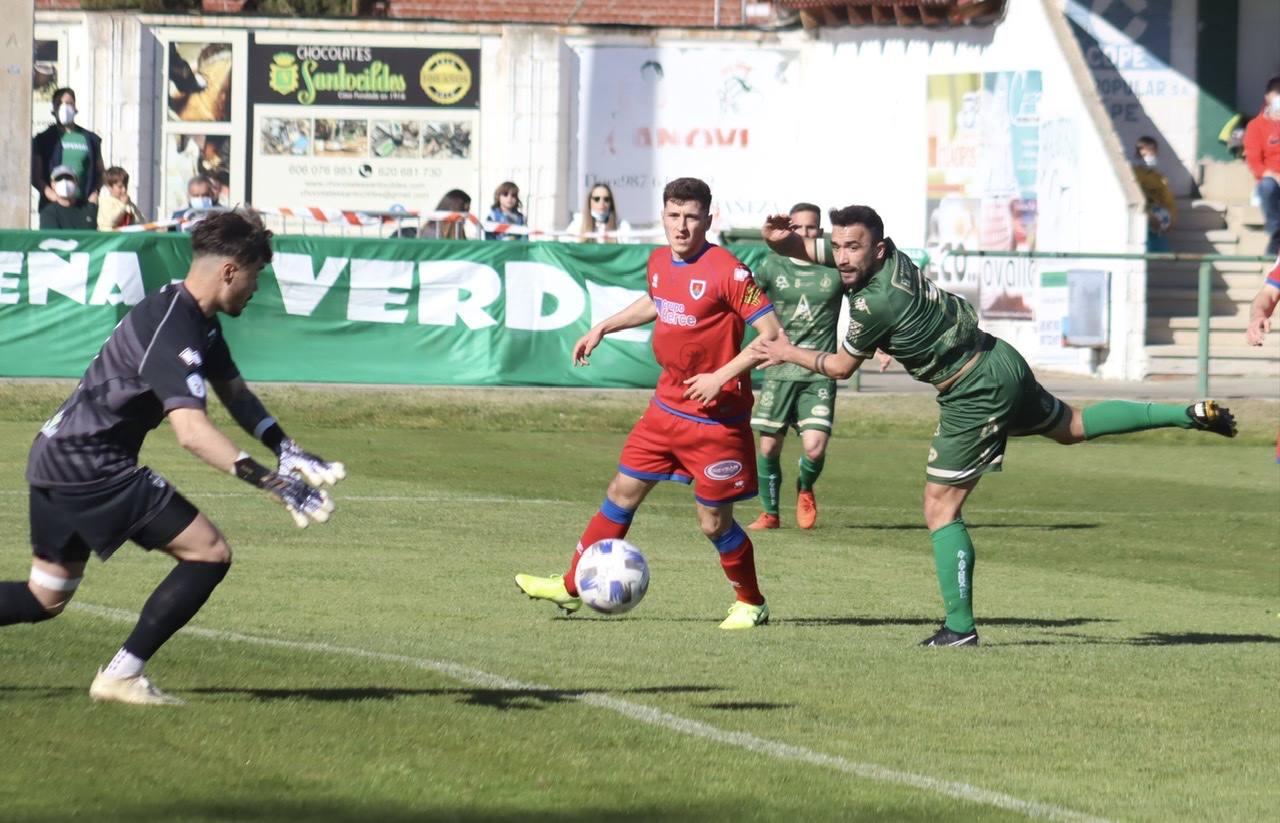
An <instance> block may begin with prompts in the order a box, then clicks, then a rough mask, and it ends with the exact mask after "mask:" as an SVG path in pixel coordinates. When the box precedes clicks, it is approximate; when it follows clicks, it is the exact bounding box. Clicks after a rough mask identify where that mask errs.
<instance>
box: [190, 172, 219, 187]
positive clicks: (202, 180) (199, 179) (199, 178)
mask: <svg viewBox="0 0 1280 823" xmlns="http://www.w3.org/2000/svg"><path fill="white" fill-rule="evenodd" d="M196 184H199V185H203V186H208V187H209V190H210V191H213V183H211V182H209V178H207V177H205V176H204V175H203V174H197V175H196V176H195V177H193V178H191V179H190V180H188V181H187V191H191V187H192V186H193V185H196Z"/></svg>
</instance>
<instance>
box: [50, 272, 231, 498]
mask: <svg viewBox="0 0 1280 823" xmlns="http://www.w3.org/2000/svg"><path fill="white" fill-rule="evenodd" d="M238 375H239V371H238V370H237V369H236V365H235V363H234V362H233V361H232V359H231V352H230V351H229V350H228V349H227V343H226V341H225V340H223V338H222V326H221V324H219V323H218V320H217V318H216V317H214V318H209V317H205V316H204V314H203V313H202V312H201V311H200V306H199V305H198V304H197V303H196V300H195V298H194V297H192V296H191V293H190V292H189V291H187V289H186V287H185V286H183V285H181V284H177V285H170V286H165V287H164V288H163V289H161V290H160V291H158V292H155V293H153V294H151V295H149V296H147V297H145V298H143V300H142V302H140V303H139V304H138V305H136V306H134V307H133V309H132V310H130V311H129V313H128V314H127V315H125V317H124V319H123V320H121V321H120V323H119V324H118V325H117V326H116V327H115V330H114V331H112V332H111V336H110V337H109V338H107V342H106V343H104V344H103V345H102V349H101V351H99V352H98V354H97V356H96V357H94V358H93V362H92V363H90V364H89V368H88V369H87V370H86V371H85V373H84V377H82V378H81V379H80V384H79V385H78V386H76V389H75V391H74V392H72V393H71V396H70V397H68V398H67V400H66V402H64V403H63V404H62V407H61V408H59V409H58V411H57V413H56V414H54V415H53V417H51V418H49V420H48V422H46V423H45V424H44V426H43V427H42V428H41V429H40V432H39V433H38V434H37V435H36V438H35V442H33V443H32V444H31V452H30V455H29V457H28V460H27V482H29V483H31V484H32V485H33V486H41V487H44V488H61V489H77V488H92V487H94V486H97V485H100V484H106V483H110V482H112V481H114V480H116V479H118V478H119V477H121V476H123V475H127V474H129V473H131V472H132V471H133V470H134V468H135V467H136V466H137V464H138V451H139V450H140V449H141V448H142V441H143V440H144V439H145V438H146V436H147V433H148V432H150V431H151V430H152V429H154V428H156V427H157V426H159V425H160V423H161V421H163V420H164V417H165V415H166V414H168V413H169V412H170V411H173V410H174V409H180V408H194V409H203V408H204V407H205V393H206V389H205V380H206V379H213V380H230V379H232V378H234V377H236V376H238Z"/></svg>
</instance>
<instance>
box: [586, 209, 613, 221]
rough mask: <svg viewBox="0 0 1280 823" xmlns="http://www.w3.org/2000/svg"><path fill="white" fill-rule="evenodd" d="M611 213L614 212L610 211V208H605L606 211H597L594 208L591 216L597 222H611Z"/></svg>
mask: <svg viewBox="0 0 1280 823" xmlns="http://www.w3.org/2000/svg"><path fill="white" fill-rule="evenodd" d="M611 213H612V212H610V211H609V209H605V210H604V211H596V210H595V209H592V210H591V217H592V218H594V219H595V221H596V222H597V223H607V222H609V215H610V214H611Z"/></svg>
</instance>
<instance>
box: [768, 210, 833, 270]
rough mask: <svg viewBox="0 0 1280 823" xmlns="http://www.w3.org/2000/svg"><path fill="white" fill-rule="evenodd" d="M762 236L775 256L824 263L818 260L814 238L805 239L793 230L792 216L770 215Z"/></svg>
mask: <svg viewBox="0 0 1280 823" xmlns="http://www.w3.org/2000/svg"><path fill="white" fill-rule="evenodd" d="M760 235H761V236H762V237H763V238H764V242H765V243H766V244H768V246H769V250H770V251H772V252H774V253H775V254H780V255H782V256H784V257H791V258H794V259H796V260H808V261H809V262H810V263H820V262H822V261H820V260H819V259H818V246H817V242H816V241H815V240H814V239H813V238H805V237H801V236H800V235H798V234H796V233H795V231H793V230H792V228H791V216H790V215H786V214H772V215H769V217H768V218H767V219H766V220H765V221H764V227H763V228H762V229H761V230H760Z"/></svg>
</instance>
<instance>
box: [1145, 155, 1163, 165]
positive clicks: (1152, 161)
mask: <svg viewBox="0 0 1280 823" xmlns="http://www.w3.org/2000/svg"><path fill="white" fill-rule="evenodd" d="M1142 162H1143V163H1146V164H1147V165H1148V166H1150V167H1151V168H1153V169H1154V168H1155V167H1156V166H1158V165H1160V157H1159V156H1158V155H1155V154H1144V155H1143V156H1142Z"/></svg>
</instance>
